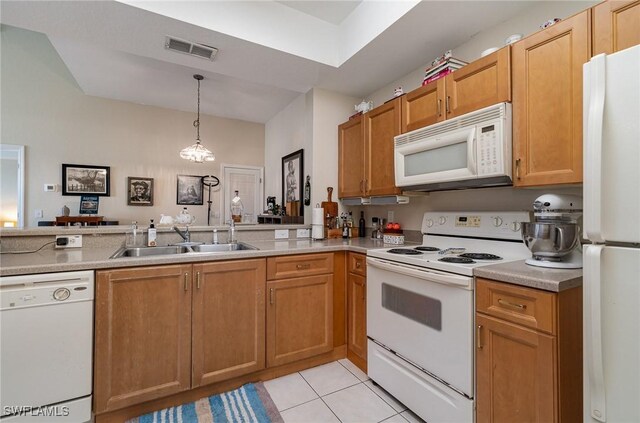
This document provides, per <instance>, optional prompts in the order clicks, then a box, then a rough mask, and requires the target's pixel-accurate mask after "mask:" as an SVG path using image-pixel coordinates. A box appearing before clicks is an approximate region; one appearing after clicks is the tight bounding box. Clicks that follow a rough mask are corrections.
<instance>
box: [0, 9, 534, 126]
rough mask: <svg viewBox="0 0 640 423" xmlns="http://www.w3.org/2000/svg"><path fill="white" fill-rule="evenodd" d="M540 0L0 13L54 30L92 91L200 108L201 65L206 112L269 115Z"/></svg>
mask: <svg viewBox="0 0 640 423" xmlns="http://www.w3.org/2000/svg"><path fill="white" fill-rule="evenodd" d="M532 3H533V2H527V1H519V2H503V1H495V2H494V1H468V2H462V1H424V2H418V1H409V0H405V1H392V0H388V1H270V0H269V1H213V2H203V1H189V0H182V1H143V2H137V1H126V2H116V1H68V2H65V1H63V2H53V1H6V0H3V1H2V2H0V8H1V9H0V22H2V23H3V24H6V25H11V26H16V27H20V28H24V29H28V30H32V31H37V32H42V33H44V34H46V35H47V36H48V38H49V40H50V41H51V44H52V45H53V47H54V48H55V50H56V51H57V53H58V54H59V55H60V57H61V58H62V60H63V61H64V63H65V64H66V66H67V67H68V69H69V71H70V72H71V74H72V75H73V77H74V78H75V79H76V82H77V83H78V85H79V87H80V88H81V89H82V90H83V92H84V93H85V94H87V95H92V96H99V97H105V98H110V99H117V100H123V101H130V102H135V103H140V104H147V105H154V106H159V107H166V108H172V109H177V110H183V111H194V109H195V93H196V83H195V81H194V80H193V78H192V75H193V74H194V73H200V74H202V75H204V77H205V79H204V81H203V82H202V86H201V93H202V94H201V97H202V98H201V102H202V104H201V110H202V113H205V114H210V115H215V116H221V117H226V118H233V119H241V120H247V121H252V122H260V123H265V122H267V121H268V120H269V119H270V118H272V117H273V116H274V115H275V114H277V113H278V112H279V111H280V110H282V109H283V108H284V107H285V106H286V105H287V104H289V103H290V102H291V101H292V100H293V99H294V98H296V97H297V96H298V95H300V94H301V93H305V92H307V91H308V90H309V89H311V88H313V87H319V88H323V89H327V90H331V91H335V92H339V93H343V94H345V95H350V96H353V97H358V98H364V97H365V96H367V95H368V94H371V93H372V92H374V91H376V90H377V89H379V88H380V87H382V86H385V85H387V84H389V83H391V82H392V81H394V80H396V79H398V78H401V77H402V76H404V75H407V74H408V73H410V72H412V71H414V70H415V69H417V68H418V67H419V66H421V65H423V64H424V63H427V62H429V61H430V60H431V59H433V58H434V57H436V56H438V55H439V54H441V53H442V52H444V51H446V50H448V49H451V48H453V47H455V46H458V45H460V44H462V43H464V42H465V41H467V40H468V39H469V38H471V37H472V36H473V35H474V34H476V33H478V32H480V31H482V30H483V29H486V28H489V27H492V26H495V25H496V24H498V23H500V22H502V21H504V20H507V19H509V18H511V17H512V16H515V15H516V14H518V13H520V12H522V10H524V9H526V8H527V7H531V5H532ZM478 16H483V19H478V18H477V17H478ZM167 35H171V36H175V37H178V38H181V39H185V40H189V41H192V42H199V43H202V44H206V45H210V46H214V47H216V48H218V49H219V51H218V54H217V56H216V57H215V59H214V60H213V61H210V60H206V59H202V58H197V57H192V56H189V55H185V54H180V53H175V52H172V51H168V50H166V49H165V48H164V42H165V37H166V36H167Z"/></svg>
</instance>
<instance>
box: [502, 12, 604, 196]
mask: <svg viewBox="0 0 640 423" xmlns="http://www.w3.org/2000/svg"><path fill="white" fill-rule="evenodd" d="M590 28H591V26H590V11H585V12H582V13H580V14H578V15H575V16H573V17H571V18H569V19H566V20H563V21H561V22H558V23H556V24H555V25H553V26H551V27H549V28H547V29H545V30H543V31H539V32H537V33H535V34H533V35H531V36H529V37H527V38H525V39H524V40H521V41H519V42H517V43H515V44H514V45H513V46H512V49H513V52H512V57H513V75H512V80H513V81H512V82H513V158H514V164H513V166H514V167H513V168H514V185H515V186H521V187H524V186H537V185H551V184H571V183H580V182H582V65H583V64H584V63H586V62H587V61H588V60H589V58H590V57H591V41H590V34H591V32H590Z"/></svg>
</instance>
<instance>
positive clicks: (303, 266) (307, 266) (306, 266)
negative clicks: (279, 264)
mask: <svg viewBox="0 0 640 423" xmlns="http://www.w3.org/2000/svg"><path fill="white" fill-rule="evenodd" d="M296 269H298V270H307V269H311V264H309V263H305V264H296Z"/></svg>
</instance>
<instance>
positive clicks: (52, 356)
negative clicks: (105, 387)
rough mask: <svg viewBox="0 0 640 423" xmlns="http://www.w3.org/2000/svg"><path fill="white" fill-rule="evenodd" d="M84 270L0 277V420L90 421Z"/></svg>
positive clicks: (87, 276) (89, 328)
mask: <svg viewBox="0 0 640 423" xmlns="http://www.w3.org/2000/svg"><path fill="white" fill-rule="evenodd" d="M93 293H94V277H93V272H92V271H83V272H65V273H52V274H40V275H25V276H9V277H4V278H0V329H1V335H0V403H1V405H2V410H1V413H2V414H1V416H2V417H0V421H1V422H2V423H8V422H14V421H15V422H87V421H90V420H91V392H92V357H93V298H94V294H93Z"/></svg>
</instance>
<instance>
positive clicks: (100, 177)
mask: <svg viewBox="0 0 640 423" xmlns="http://www.w3.org/2000/svg"><path fill="white" fill-rule="evenodd" d="M110 173H111V168H110V167H109V166H91V165H75V164H65V163H63V164H62V195H84V194H93V195H99V196H105V197H108V196H109V195H110V193H109V192H110V183H109V178H110Z"/></svg>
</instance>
